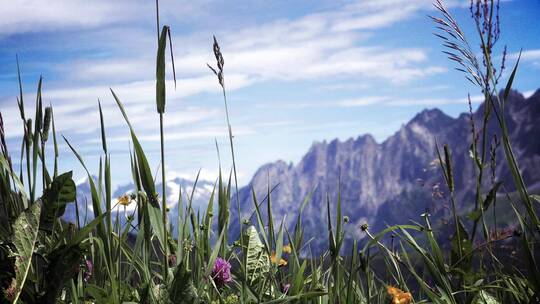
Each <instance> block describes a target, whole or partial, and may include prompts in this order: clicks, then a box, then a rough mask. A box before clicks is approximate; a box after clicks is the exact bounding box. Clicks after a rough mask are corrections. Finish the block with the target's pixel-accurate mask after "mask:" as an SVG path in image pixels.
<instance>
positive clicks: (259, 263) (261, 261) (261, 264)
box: [244, 226, 270, 283]
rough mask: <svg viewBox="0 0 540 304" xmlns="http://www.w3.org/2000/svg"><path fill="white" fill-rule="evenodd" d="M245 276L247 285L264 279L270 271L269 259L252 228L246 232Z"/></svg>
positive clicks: (257, 234) (255, 230) (255, 231)
mask: <svg viewBox="0 0 540 304" xmlns="http://www.w3.org/2000/svg"><path fill="white" fill-rule="evenodd" d="M245 238H246V239H247V240H246V242H244V244H247V248H246V253H245V254H246V262H247V263H246V276H247V280H248V282H249V283H253V282H255V281H257V280H258V279H260V278H264V277H265V276H266V274H268V272H269V270H270V259H269V257H268V254H267V253H266V251H265V249H264V245H263V243H262V242H261V239H260V238H259V233H258V232H257V229H255V227H254V226H249V228H248V229H247V230H246V233H245Z"/></svg>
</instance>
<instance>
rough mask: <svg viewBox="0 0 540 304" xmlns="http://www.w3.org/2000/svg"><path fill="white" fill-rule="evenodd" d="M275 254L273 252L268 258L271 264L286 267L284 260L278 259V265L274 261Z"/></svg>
mask: <svg viewBox="0 0 540 304" xmlns="http://www.w3.org/2000/svg"><path fill="white" fill-rule="evenodd" d="M276 260H277V259H276V253H275V252H272V256H271V257H270V261H271V262H272V263H273V264H277V265H278V266H287V261H286V260H284V259H280V260H279V263H278V262H277V261H276Z"/></svg>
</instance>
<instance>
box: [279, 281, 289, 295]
mask: <svg viewBox="0 0 540 304" xmlns="http://www.w3.org/2000/svg"><path fill="white" fill-rule="evenodd" d="M289 288H291V284H288V283H287V284H281V292H282V293H284V294H287V292H289Z"/></svg>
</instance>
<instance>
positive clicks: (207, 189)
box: [63, 177, 214, 223]
mask: <svg viewBox="0 0 540 304" xmlns="http://www.w3.org/2000/svg"><path fill="white" fill-rule="evenodd" d="M213 188H214V184H213V183H212V182H209V181H205V180H199V181H198V182H197V187H195V192H194V193H193V203H192V204H193V205H192V206H193V208H194V209H195V211H196V212H197V211H198V210H199V209H201V212H203V211H204V210H205V208H206V206H207V204H208V201H209V200H210V196H211V194H212V190H213ZM156 189H159V190H161V183H159V184H157V185H156ZM180 189H182V198H183V200H184V206H185V205H186V197H189V196H190V195H191V191H192V189H193V181H190V180H188V179H185V178H178V177H177V178H174V179H171V180H168V181H167V192H166V193H167V202H168V204H169V208H170V211H169V218H170V219H171V221H175V219H176V218H177V216H178V196H179V191H180ZM134 191H135V186H134V185H133V183H128V184H125V185H121V186H119V187H117V188H116V190H114V191H113V194H112V200H113V204H114V202H115V200H116V199H117V198H118V197H120V196H121V195H123V194H129V193H133V192H134ZM159 192H161V191H159ZM77 200H78V204H79V219H80V220H81V223H84V220H85V219H86V221H89V220H91V219H92V218H93V209H92V196H91V193H90V186H89V183H88V179H85V180H84V181H82V182H80V183H79V184H78V185H77ZM133 208H134V205H131V206H129V207H128V209H127V213H128V214H131V213H132V212H133ZM120 211H121V213H123V208H120ZM87 213H88V214H87ZM63 218H64V219H65V220H67V221H70V222H73V223H74V222H75V221H76V219H77V216H76V211H75V204H69V205H68V207H67V208H66V212H65V213H64V216H63Z"/></svg>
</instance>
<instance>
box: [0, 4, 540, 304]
mask: <svg viewBox="0 0 540 304" xmlns="http://www.w3.org/2000/svg"><path fill="white" fill-rule="evenodd" d="M435 7H436V8H437V9H438V10H439V13H440V15H441V16H440V17H431V18H432V20H433V21H434V22H435V24H436V27H437V29H438V31H439V32H438V33H437V34H436V35H437V36H438V37H440V38H441V39H442V41H443V45H444V47H445V51H444V52H445V53H446V54H447V55H448V56H449V58H450V59H451V60H453V61H454V62H456V63H457V65H458V67H457V69H458V70H459V71H462V72H464V73H465V77H466V79H468V80H469V81H470V82H472V83H473V84H475V85H477V86H478V87H479V88H480V90H481V91H482V93H483V94H484V97H485V105H486V106H485V107H484V113H483V120H482V125H480V126H476V125H475V124H474V122H473V121H471V128H472V129H473V132H472V134H473V136H472V140H471V149H470V155H471V166H472V168H473V170H474V172H475V179H476V180H475V181H474V182H475V183H476V193H475V200H474V202H473V203H474V206H471V210H472V211H471V210H469V211H468V212H467V213H466V214H465V212H461V211H460V210H457V208H456V206H457V204H456V201H457V200H458V198H456V197H455V195H454V192H455V191H456V187H457V186H458V185H456V184H455V182H454V172H453V171H454V168H453V164H452V155H451V147H449V146H447V145H443V148H442V149H439V145H438V144H437V146H436V151H437V155H434V157H438V160H439V164H440V167H441V168H440V170H441V173H442V177H443V179H444V181H445V182H446V186H447V188H448V191H449V193H450V203H451V205H452V210H451V216H452V222H453V227H452V231H451V232H450V236H451V237H450V241H448V237H445V234H446V233H447V231H444V230H441V229H440V227H437V226H433V225H432V223H431V222H430V219H429V217H430V215H429V213H427V212H426V213H425V214H423V215H422V221H421V223H420V222H416V221H414V219H411V224H409V225H397V226H389V227H387V228H386V229H383V230H382V231H378V232H372V231H371V229H370V227H368V225H367V224H365V225H362V226H361V227H358V229H360V230H361V232H362V233H363V234H364V235H365V238H364V239H357V240H354V242H353V244H352V246H349V247H347V246H345V245H344V243H345V239H346V238H345V235H346V233H347V232H346V231H349V230H347V229H344V226H345V225H347V224H348V217H346V216H343V215H342V214H341V196H340V189H334V192H337V194H338V196H337V201H336V202H335V203H334V202H332V201H331V200H330V195H328V196H327V201H326V203H327V216H328V217H327V227H328V235H327V236H325V238H327V239H328V250H327V251H326V252H325V253H324V254H322V255H321V256H313V255H311V252H310V247H309V241H305V240H304V231H303V226H302V211H303V210H304V208H305V206H306V205H307V204H308V203H309V201H310V196H308V197H306V199H305V200H304V202H302V203H301V204H300V205H299V208H298V214H297V217H296V222H295V225H294V230H293V231H289V229H288V228H289V227H287V226H286V225H285V224H284V223H283V222H282V223H281V224H280V225H278V224H279V223H278V222H276V220H275V219H274V217H273V215H272V200H271V194H272V190H273V189H270V187H268V191H267V193H266V197H265V198H264V199H263V200H261V201H259V199H260V198H258V197H257V195H256V194H255V191H254V189H253V191H252V194H253V196H252V199H253V210H254V211H253V214H254V223H253V225H252V224H251V223H250V222H249V220H245V222H244V221H241V220H239V221H238V223H237V224H238V225H239V229H238V231H240V234H239V235H238V236H235V235H232V234H231V233H230V225H232V224H233V222H231V221H230V215H231V212H237V218H238V219H241V218H242V217H241V210H240V204H239V201H238V200H239V198H238V186H237V176H236V160H235V158H234V156H235V153H234V143H233V138H234V136H233V131H232V127H231V124H230V119H229V115H228V105H227V96H226V92H225V83H226V79H225V74H224V64H225V60H224V56H223V54H222V51H221V48H220V46H219V44H218V41H217V39H216V38H215V37H214V41H213V53H214V55H215V58H216V67H215V68H214V67H212V66H210V65H209V67H210V69H211V70H212V72H213V73H214V74H215V75H216V76H217V80H218V84H219V86H220V87H221V89H222V92H223V99H224V100H223V101H224V105H225V110H226V120H227V128H228V135H229V144H230V152H231V156H232V161H233V162H232V166H231V171H230V174H229V177H228V178H227V177H226V175H225V176H224V175H223V174H222V170H221V164H220V168H219V178H218V180H217V181H216V184H215V186H214V187H215V189H214V190H213V193H212V196H211V198H210V200H209V202H208V207H207V209H206V211H204V212H201V213H202V214H201V213H199V212H195V211H194V210H193V208H192V200H193V195H194V192H195V187H196V182H195V186H194V189H193V190H192V192H191V193H188V194H186V193H184V194H181V195H180V197H179V202H178V203H179V206H180V209H179V215H178V218H177V219H175V221H176V223H175V225H176V227H177V234H176V235H174V234H173V231H172V229H171V226H172V225H170V220H171V219H170V218H169V216H168V214H167V208H166V206H167V204H166V203H167V202H166V195H165V188H162V193H161V194H162V196H161V201H160V197H159V195H158V193H157V189H156V184H155V176H154V174H153V173H152V171H151V169H150V168H151V164H150V162H149V161H148V158H147V156H146V154H145V151H144V149H143V146H142V144H141V142H140V141H139V139H138V137H137V135H136V130H135V126H133V125H132V124H131V123H130V121H129V119H128V115H127V111H126V109H125V108H124V106H123V104H122V102H121V99H120V97H119V96H118V95H116V93H115V92H114V91H113V90H111V93H112V95H113V97H114V99H115V101H116V103H117V105H118V108H119V110H120V112H121V114H122V115H123V117H124V119H125V121H126V123H127V126H128V128H129V131H130V135H131V141H132V146H131V147H130V151H132V152H131V155H130V160H131V168H129V169H130V171H131V172H132V177H133V182H134V185H135V190H134V192H133V193H132V194H131V195H129V196H125V197H122V198H121V200H118V201H119V203H120V205H121V206H126V205H128V204H131V203H133V204H135V205H136V208H135V209H136V212H134V213H133V214H132V215H130V216H128V217H127V220H126V222H125V223H122V222H121V221H118V220H114V219H113V214H115V212H117V211H118V208H119V207H121V206H118V204H117V205H113V204H112V203H113V198H112V197H111V184H112V181H111V168H110V167H111V166H110V155H109V152H108V148H107V142H106V140H107V136H106V130H105V121H104V118H103V113H102V110H101V104H98V107H99V113H100V125H101V141H102V150H103V151H102V152H103V153H102V155H101V157H100V165H99V172H97V174H96V176H97V178H94V175H93V174H92V173H91V172H89V171H88V169H87V166H86V164H85V162H84V160H83V158H82V156H81V155H80V154H79V153H78V152H77V150H76V149H75V147H73V146H72V145H71V143H70V142H69V141H68V140H67V139H65V140H66V143H67V144H68V145H69V147H70V149H71V150H72V152H73V154H74V155H75V157H76V158H77V159H78V160H79V162H80V164H81V166H82V167H83V168H84V170H85V171H86V174H87V175H88V178H89V179H88V180H89V186H90V191H91V196H92V197H91V200H92V207H93V208H92V209H93V212H94V220H92V221H91V222H89V223H84V224H82V225H81V223H79V216H78V215H77V223H76V224H71V223H65V222H64V221H63V220H62V219H61V216H62V215H63V213H64V211H65V208H66V205H67V204H71V203H75V204H76V207H77V208H76V209H77V212H79V208H80V205H78V203H79V202H77V201H76V199H77V198H76V186H75V183H74V182H73V179H72V172H71V171H69V172H66V173H63V174H59V172H58V161H59V160H58V159H59V154H58V144H57V141H56V138H57V137H56V130H55V118H54V112H53V108H52V107H46V108H45V109H43V104H42V100H41V88H42V79H41V78H40V79H39V82H38V90H37V93H36V105H35V106H36V109H35V115H34V117H33V118H29V117H27V114H26V113H25V107H24V102H25V100H24V99H23V97H24V96H25V95H24V94H23V87H22V81H20V71H18V72H19V88H20V95H19V96H18V98H17V102H18V105H19V109H20V116H21V124H22V127H23V131H24V132H23V134H24V137H23V140H22V144H21V149H22V151H21V153H20V161H19V163H20V164H21V165H20V168H19V170H18V171H17V168H14V167H13V165H12V161H11V155H12V154H10V153H9V151H8V147H7V145H6V143H5V133H4V129H3V125H2V119H1V115H0V139H1V140H0V145H1V154H0V190H2V191H1V192H0V206H1V207H0V219H1V220H2V221H6V222H8V223H9V224H10V225H6V227H4V226H2V227H1V229H0V270H1V273H0V283H1V285H0V288H2V293H1V295H0V297H1V298H0V301H7V302H17V303H86V302H96V303H123V302H142V303H190V304H191V303H231V304H232V303H288V302H291V303H389V302H391V303H413V302H415V303H475V304H476V303H478V304H480V303H486V304H488V303H490V304H491V303H514V302H515V303H534V302H539V301H540V269H539V268H538V267H539V261H538V259H537V256H538V253H537V250H538V248H537V247H538V240H539V236H540V221H539V219H538V218H539V217H538V201H539V197H538V196H537V195H530V194H529V192H528V189H527V187H526V185H525V184H524V182H523V178H522V176H521V173H520V170H519V166H518V161H517V159H516V157H515V155H514V153H513V149H512V143H511V141H510V137H509V135H508V134H509V130H508V128H509V127H508V126H507V124H506V121H505V120H506V118H505V112H504V110H505V105H506V103H507V99H508V95H509V91H510V90H511V87H512V82H513V80H514V78H515V77H516V73H517V68H518V65H517V64H516V66H515V67H514V68H513V70H512V72H511V74H510V76H509V79H508V82H507V84H506V85H505V88H504V90H503V91H502V94H500V95H498V94H497V89H498V85H499V81H500V80H501V75H502V70H503V69H504V64H502V66H501V67H500V68H499V70H498V71H497V70H496V69H495V64H494V63H493V59H494V58H495V57H494V56H492V52H493V48H494V45H495V43H496V42H497V40H498V37H499V33H500V29H499V24H498V20H499V18H498V3H497V2H495V1H480V0H476V1H472V2H471V7H470V10H471V15H472V16H473V24H474V26H475V27H476V30H477V34H478V37H479V40H480V42H479V44H480V46H481V49H482V56H481V58H477V55H476V54H475V53H474V52H473V51H472V47H471V45H470V43H469V41H468V40H467V39H466V38H465V35H464V32H463V31H462V30H461V28H460V27H459V25H458V23H457V22H456V21H455V19H454V18H453V17H452V16H451V15H450V13H449V12H448V11H447V10H446V8H445V7H444V6H443V4H442V3H441V2H440V1H436V3H435ZM157 16H158V22H157V23H158V29H159V27H160V25H159V12H158V15H157ZM167 36H168V37H169V46H170V47H171V58H172V45H171V42H172V39H171V35H170V28H169V27H168V26H163V27H162V30H161V32H160V33H158V49H157V60H156V105H157V112H158V113H157V114H158V116H159V121H160V126H161V130H160V131H161V134H160V135H161V139H162V141H161V168H163V166H164V142H163V128H162V126H163V120H164V116H165V104H166V92H165V82H166V73H165V72H166V71H165V68H166V65H165V53H166V52H165V49H166V45H167ZM503 57H504V56H503ZM172 62H173V64H174V60H172ZM17 66H18V65H17ZM174 73H175V71H174V66H173V77H174V79H175V82H176V77H175V76H174ZM493 115H494V117H495V119H496V122H497V124H498V127H499V129H500V131H501V134H502V147H503V149H504V153H505V159H504V163H505V164H506V166H508V168H509V169H510V171H511V173H512V178H513V181H514V184H515V189H516V191H515V193H504V194H505V196H506V197H507V199H508V205H510V206H511V208H512V209H513V210H514V211H515V214H513V215H512V216H514V218H513V220H514V222H515V224H516V226H517V228H516V229H514V230H513V231H510V232H508V231H506V232H499V230H500V227H498V225H497V223H496V222H495V221H493V223H492V221H491V220H490V218H489V217H488V216H487V214H488V212H491V211H493V212H495V211H496V210H497V209H496V207H495V205H496V201H497V199H498V197H501V191H503V190H504V189H505V187H504V185H503V184H502V183H501V181H495V180H493V181H491V183H490V182H489V181H487V178H486V176H487V174H488V172H487V171H488V170H490V169H491V170H494V166H495V165H496V164H494V163H495V160H494V159H491V158H490V155H491V154H490V149H491V147H490V146H489V134H488V131H487V130H488V128H486V126H487V124H488V122H489V121H490V118H492V117H493ZM50 126H52V129H51V127H50ZM476 128H478V129H476ZM51 135H52V136H51ZM51 138H52V144H53V149H54V150H53V151H54V153H53V156H54V165H53V166H52V170H51V166H48V164H47V162H46V160H47V158H46V157H45V154H46V151H48V150H47V147H48V146H47V143H49V144H50V139H51ZM13 155H14V154H13ZM38 168H40V169H41V170H38ZM24 169H26V170H24ZM49 170H51V171H49ZM39 171H41V172H39ZM161 171H162V179H163V180H165V173H164V172H163V170H161ZM233 182H234V187H235V193H236V196H234V194H233V193H232V191H231V188H232V185H233ZM162 184H163V185H164V183H162ZM39 191H42V194H41V195H39V194H38V193H39ZM515 197H518V198H519V199H517V200H516V199H515ZM233 198H236V206H237V210H236V211H235V210H232V209H233V208H234V207H233V208H231V206H234V205H233V204H231V202H232V201H233ZM214 200H216V201H217V203H216V204H214ZM263 203H266V214H265V216H263V212H262V210H261V209H262V208H263V206H264V205H263ZM214 208H217V210H216V211H217V212H216V214H217V223H216V220H215V218H214V212H215V211H214ZM116 214H118V213H116ZM333 215H334V216H333ZM216 227H217V229H216ZM511 238H512V239H514V240H515V244H516V246H517V247H516V248H514V250H515V251H516V252H515V254H516V255H518V256H520V257H522V258H523V260H524V263H525V264H524V265H523V266H518V265H505V262H504V261H505V259H507V257H508V256H507V254H506V253H504V252H503V251H502V250H501V248H502V247H501V246H499V244H500V243H504V242H506V241H507V240H508V239H511ZM349 250H350V251H349ZM216 269H217V270H216ZM220 271H227V273H226V275H225V274H220V273H219V272H220ZM229 271H230V272H231V273H230V274H229ZM218 275H221V280H217V279H216V277H217V276H218ZM229 275H230V276H229ZM231 277H232V279H231ZM216 282H217V283H216Z"/></svg>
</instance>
